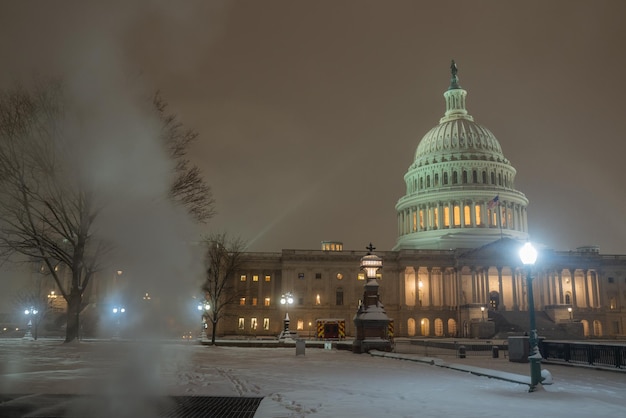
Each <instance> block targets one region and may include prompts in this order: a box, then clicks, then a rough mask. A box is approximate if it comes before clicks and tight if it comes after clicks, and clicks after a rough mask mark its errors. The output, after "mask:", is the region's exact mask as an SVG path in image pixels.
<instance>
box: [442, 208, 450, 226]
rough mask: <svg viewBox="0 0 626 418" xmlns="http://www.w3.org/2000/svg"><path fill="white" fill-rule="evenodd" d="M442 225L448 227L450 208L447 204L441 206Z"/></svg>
mask: <svg viewBox="0 0 626 418" xmlns="http://www.w3.org/2000/svg"><path fill="white" fill-rule="evenodd" d="M443 226H445V227H446V228H449V227H450V208H449V207H448V206H446V207H444V208H443Z"/></svg>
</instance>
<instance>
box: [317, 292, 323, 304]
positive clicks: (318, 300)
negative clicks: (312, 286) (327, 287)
mask: <svg viewBox="0 0 626 418" xmlns="http://www.w3.org/2000/svg"><path fill="white" fill-rule="evenodd" d="M315 304H316V305H321V304H322V300H321V299H320V294H319V293H318V294H317V295H315Z"/></svg>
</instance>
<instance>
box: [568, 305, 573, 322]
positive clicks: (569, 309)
mask: <svg viewBox="0 0 626 418" xmlns="http://www.w3.org/2000/svg"><path fill="white" fill-rule="evenodd" d="M567 312H569V320H570V321H572V319H573V318H572V307H571V306H570V307H569V308H567Z"/></svg>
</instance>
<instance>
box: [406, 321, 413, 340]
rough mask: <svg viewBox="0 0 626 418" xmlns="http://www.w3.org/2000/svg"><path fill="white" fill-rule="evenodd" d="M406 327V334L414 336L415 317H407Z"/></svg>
mask: <svg viewBox="0 0 626 418" xmlns="http://www.w3.org/2000/svg"><path fill="white" fill-rule="evenodd" d="M406 327H407V334H408V335H409V337H414V336H415V319H413V318H409V320H408V321H406Z"/></svg>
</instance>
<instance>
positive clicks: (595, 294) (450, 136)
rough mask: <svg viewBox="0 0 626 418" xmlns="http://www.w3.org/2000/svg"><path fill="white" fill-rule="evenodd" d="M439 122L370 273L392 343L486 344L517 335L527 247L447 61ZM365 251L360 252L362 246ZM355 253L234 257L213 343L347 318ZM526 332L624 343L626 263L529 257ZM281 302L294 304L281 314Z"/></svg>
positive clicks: (348, 324) (544, 251)
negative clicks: (228, 298)
mask: <svg viewBox="0 0 626 418" xmlns="http://www.w3.org/2000/svg"><path fill="white" fill-rule="evenodd" d="M451 73H452V77H451V81H450V86H449V88H448V90H447V91H445V92H444V94H443V95H444V98H445V104H446V110H445V113H444V115H443V117H442V118H441V119H440V120H439V124H438V125H436V126H435V127H434V128H432V129H431V130H430V131H429V132H428V133H426V135H424V137H423V138H422V140H421V141H420V142H419V144H418V146H417V150H416V151H415V158H414V160H413V162H412V163H411V165H410V166H409V168H408V170H407V173H406V174H405V176H404V181H405V183H406V194H405V195H404V196H402V197H401V198H400V199H399V200H398V202H397V204H396V211H397V228H398V231H397V232H398V239H397V243H396V245H395V247H394V248H393V249H392V250H391V251H375V254H376V255H378V256H379V257H381V258H382V259H383V263H384V265H383V268H382V270H381V271H380V272H379V274H378V278H379V284H380V300H381V301H382V303H383V304H384V307H385V309H386V312H387V315H388V316H389V318H391V319H392V320H393V327H394V335H395V336H401V337H414V336H415V337H417V336H428V337H478V338H494V337H497V336H502V338H506V335H510V334H511V333H524V332H526V331H528V305H527V293H526V292H527V289H526V280H525V277H526V272H527V270H526V269H525V267H524V266H523V265H522V263H521V261H520V258H519V255H518V250H519V248H520V247H521V245H522V244H523V243H524V242H525V241H527V240H528V238H529V235H528V221H527V206H528V199H527V198H526V197H525V196H524V194H523V193H522V192H521V191H519V190H517V189H516V188H515V174H516V170H515V168H514V167H513V166H512V165H511V163H510V162H509V160H508V159H507V158H506V157H505V155H504V153H503V152H502V148H501V147H500V143H499V142H498V140H497V139H496V137H495V136H494V135H493V134H492V133H491V132H490V131H489V130H488V129H487V128H485V127H484V126H482V125H480V124H478V123H477V122H475V121H474V118H473V117H472V116H471V115H470V114H469V113H468V111H467V109H466V98H467V91H466V90H464V89H463V88H462V87H461V86H460V85H459V82H458V78H457V67H456V65H455V64H454V62H453V63H452V66H451ZM365 245H367V243H364V247H365ZM365 254H366V251H365V250H363V251H347V250H344V249H343V245H342V243H341V242H323V243H322V248H321V249H319V250H288V249H285V250H282V252H277V253H254V252H249V253H245V263H244V266H243V268H242V270H241V271H240V272H239V273H238V274H237V275H236V277H235V278H234V280H235V283H234V288H235V289H236V292H237V295H238V303H236V304H233V305H230V306H229V307H228V316H227V317H226V318H224V319H222V320H220V322H219V324H218V330H217V334H218V335H225V336H234V335H240V336H277V335H278V334H280V333H281V331H282V330H283V320H284V318H285V316H286V315H288V316H289V319H290V328H291V330H295V331H297V332H298V334H299V335H300V336H302V337H307V336H310V337H315V336H316V335H317V330H316V323H317V321H318V320H325V319H334V320H339V321H344V322H345V330H343V331H344V332H345V335H346V336H348V337H349V336H354V333H355V330H354V324H353V322H352V319H353V317H354V315H355V312H356V310H357V306H358V304H359V299H360V298H361V297H362V294H363V286H364V284H365V275H364V273H363V272H362V271H360V270H359V261H360V259H361V258H362V257H363V256H364V255H365ZM533 276H534V280H533V282H532V283H533V292H534V301H535V310H536V315H537V330H538V333H539V335H540V336H545V337H547V338H562V339H567V338H583V337H589V338H592V337H605V338H606V337H615V336H620V335H622V336H623V335H625V334H626V328H625V326H626V311H625V310H624V306H625V305H626V256H623V255H602V254H600V252H599V249H598V248H597V247H594V246H590V247H580V248H578V249H577V250H576V251H556V250H553V249H549V248H539V258H538V260H537V262H536V264H535V265H534V267H533ZM286 296H289V300H290V301H293V303H285V304H281V303H280V300H281V298H283V300H285V297H286Z"/></svg>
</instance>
